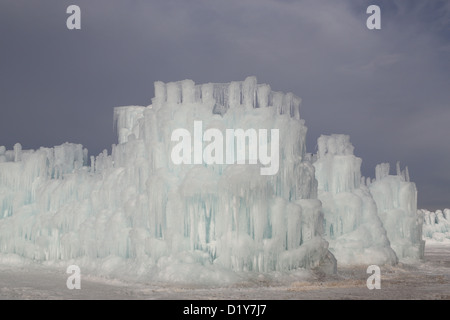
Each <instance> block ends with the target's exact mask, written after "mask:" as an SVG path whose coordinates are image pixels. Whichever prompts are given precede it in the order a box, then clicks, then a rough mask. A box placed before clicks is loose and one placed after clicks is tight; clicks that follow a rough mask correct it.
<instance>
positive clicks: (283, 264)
mask: <svg viewBox="0 0 450 320" xmlns="http://www.w3.org/2000/svg"><path fill="white" fill-rule="evenodd" d="M299 106H300V99H299V98H297V97H295V96H294V95H293V94H291V93H288V94H284V93H280V92H273V91H271V89H270V87H269V86H268V85H264V84H257V82H256V78H254V77H249V78H247V79H246V80H245V81H242V82H232V83H229V84H203V85H195V84H194V82H193V81H191V80H185V81H180V82H171V83H162V82H156V83H155V97H154V98H153V99H152V104H151V105H150V106H147V107H140V106H130V107H119V108H116V109H115V110H114V120H115V127H116V130H117V134H118V140H119V143H118V144H117V145H113V147H112V154H111V155H109V154H107V152H106V151H105V152H103V153H101V154H100V155H98V156H97V157H91V159H90V166H89V167H88V166H87V159H86V158H87V153H86V152H84V151H82V150H81V146H77V145H68V144H67V145H63V146H59V147H55V148H52V149H40V150H38V151H26V152H25V151H22V150H19V149H20V148H19V147H17V148H15V149H14V150H10V151H6V150H4V148H3V149H1V148H0V162H1V163H0V190H2V193H1V194H0V205H1V206H2V207H1V208H2V213H3V215H2V216H3V219H0V252H2V253H14V254H18V255H20V256H23V257H26V258H29V259H34V260H38V261H47V262H52V261H72V262H73V261H75V262H77V263H79V264H81V265H87V266H91V267H93V268H98V269H99V270H100V272H104V273H111V272H118V271H117V270H119V269H120V273H121V274H122V273H129V274H139V275H141V276H145V277H147V278H152V279H157V280H168V281H193V282H199V281H200V282H201V281H203V280H204V281H205V282H208V281H213V280H217V281H219V282H220V281H225V280H226V279H228V276H227V275H229V274H230V273H229V272H232V273H234V272H247V271H248V272H270V271H286V270H291V269H296V268H314V267H317V266H318V265H319V264H320V263H321V262H324V261H325V260H328V261H329V260H330V259H329V252H328V249H327V246H328V244H327V242H326V241H325V240H324V239H323V238H322V227H323V220H322V219H323V217H322V214H321V210H320V208H321V203H320V201H319V200H317V182H316V179H315V178H314V168H313V166H312V164H311V163H310V161H308V159H307V157H306V154H305V149H306V148H305V136H306V130H307V129H306V127H305V125H304V121H303V120H302V119H300V113H299ZM195 121H201V122H202V126H203V131H204V130H206V129H208V128H215V129H217V130H219V131H220V132H222V133H223V134H224V136H225V130H226V129H228V128H240V129H244V130H246V129H250V128H252V129H256V130H259V129H269V131H270V129H279V141H280V147H279V170H278V172H277V174H275V175H266V176H263V175H261V174H260V167H261V163H258V164H248V163H247V164H205V163H199V164H181V165H176V164H174V163H173V161H172V160H171V152H172V149H173V147H174V145H175V144H176V142H173V141H171V135H172V132H173V131H174V130H175V129H179V128H183V129H186V130H187V131H188V132H189V134H190V135H191V137H194V138H193V141H192V143H193V144H195V143H201V141H198V137H197V140H195V139H196V138H195V136H196V134H197V133H198V132H194V122H195ZM200 140H201V138H200ZM269 140H270V137H269ZM206 144H207V143H204V145H206ZM16 149H17V150H16ZM247 160H248V159H247ZM197 277H199V278H197Z"/></svg>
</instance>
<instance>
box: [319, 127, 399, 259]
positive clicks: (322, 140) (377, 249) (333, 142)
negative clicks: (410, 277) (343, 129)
mask: <svg viewBox="0 0 450 320" xmlns="http://www.w3.org/2000/svg"><path fill="white" fill-rule="evenodd" d="M317 146H318V153H317V155H316V158H317V159H316V161H315V162H314V167H315V169H316V178H317V181H318V191H319V194H318V197H319V199H320V200H321V201H322V206H323V208H322V210H323V212H324V220H325V227H324V236H325V238H326V239H327V241H329V244H330V251H331V252H332V253H333V254H334V255H335V257H336V259H337V261H338V264H342V265H352V264H378V265H382V264H395V263H397V256H396V254H395V253H394V251H393V250H392V248H391V246H390V243H389V240H388V237H387V235H386V231H385V229H384V227H383V224H382V222H381V220H380V218H379V217H378V211H377V205H376V204H375V201H374V199H373V197H372V195H371V193H370V191H369V189H368V188H367V187H366V185H365V183H364V181H363V180H364V179H363V178H362V177H361V169H360V167H361V162H362V161H361V159H360V158H358V157H356V156H355V155H354V154H353V145H352V144H351V143H350V137H349V136H347V135H340V134H334V135H331V136H325V135H322V136H320V137H319V139H318V141H317Z"/></svg>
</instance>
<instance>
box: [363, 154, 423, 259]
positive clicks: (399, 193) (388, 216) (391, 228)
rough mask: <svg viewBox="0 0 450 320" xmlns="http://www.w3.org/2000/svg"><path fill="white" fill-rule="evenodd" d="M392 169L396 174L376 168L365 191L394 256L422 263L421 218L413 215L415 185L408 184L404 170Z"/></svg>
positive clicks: (386, 168) (407, 177) (416, 213)
mask: <svg viewBox="0 0 450 320" xmlns="http://www.w3.org/2000/svg"><path fill="white" fill-rule="evenodd" d="M396 169H397V172H396V174H395V175H390V174H389V164H388V163H382V164H379V165H377V167H376V168H375V179H374V180H373V181H372V182H371V183H370V184H368V185H369V189H370V192H371V193H372V195H373V198H374V199H375V202H376V204H377V207H378V215H379V216H380V218H381V221H383V225H384V227H385V228H386V231H387V235H388V237H389V240H390V241H391V246H392V248H393V249H394V250H395V253H396V254H397V256H398V257H399V258H407V259H413V260H417V259H422V258H423V256H424V250H425V242H424V241H423V240H422V227H423V215H422V213H421V212H418V211H417V189H416V185H415V183H413V182H411V181H410V180H409V173H408V167H406V168H405V169H404V170H401V169H400V163H398V162H397V168H396Z"/></svg>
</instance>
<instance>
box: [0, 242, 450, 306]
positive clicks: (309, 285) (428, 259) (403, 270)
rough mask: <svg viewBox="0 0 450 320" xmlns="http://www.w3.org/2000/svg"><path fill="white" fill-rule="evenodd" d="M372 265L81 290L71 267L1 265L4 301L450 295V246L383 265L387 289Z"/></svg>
mask: <svg viewBox="0 0 450 320" xmlns="http://www.w3.org/2000/svg"><path fill="white" fill-rule="evenodd" d="M366 268H367V266H359V267H346V268H340V267H339V268H338V274H337V275H333V276H329V275H324V274H322V273H321V272H318V271H316V272H312V273H306V272H305V273H302V272H300V273H299V274H298V275H296V276H294V275H290V276H284V277H280V278H277V279H275V278H270V279H269V278H267V277H266V278H265V279H261V278H255V279H254V280H253V281H251V280H246V282H241V283H237V284H234V285H232V286H227V287H201V286H195V285H186V286H183V285H174V284H168V285H165V284H146V283H133V282H124V281H121V280H116V279H104V278H99V277H94V276H89V275H85V274H83V273H82V274H81V289H79V290H76V289H74V290H69V289H67V286H66V281H67V278H68V276H69V275H68V274H66V273H65V271H66V270H62V269H55V268H48V267H44V266H42V265H28V266H23V267H20V268H14V267H12V265H11V264H9V265H5V264H4V265H0V299H7V300H8V299H177V300H181V299H195V300H203V299H205V300H206V299H230V300H235V299H242V300H247V299H266V300H276V299H283V300H286V299H450V244H442V243H431V242H427V244H426V248H425V259H424V260H423V261H422V262H420V263H411V264H409V263H399V264H398V265H397V266H381V289H379V290H376V289H374V290H369V289H368V288H367V286H366V280H367V278H368V277H369V276H370V275H369V274H367V273H366Z"/></svg>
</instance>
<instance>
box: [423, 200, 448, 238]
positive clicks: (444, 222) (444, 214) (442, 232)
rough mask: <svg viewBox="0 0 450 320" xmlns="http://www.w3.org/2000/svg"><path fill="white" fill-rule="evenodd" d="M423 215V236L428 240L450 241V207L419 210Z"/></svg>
mask: <svg viewBox="0 0 450 320" xmlns="http://www.w3.org/2000/svg"><path fill="white" fill-rule="evenodd" d="M418 211H419V214H421V215H423V237H424V239H426V240H427V241H429V240H433V241H437V242H450V209H448V208H447V209H444V210H436V211H435V212H432V211H428V210H425V209H421V210H418Z"/></svg>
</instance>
